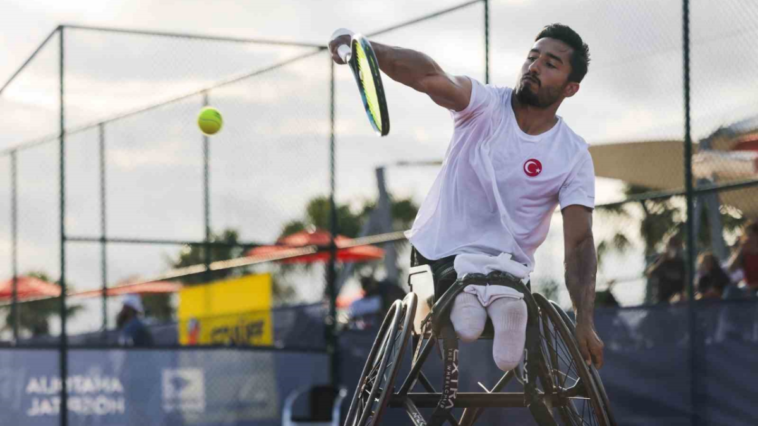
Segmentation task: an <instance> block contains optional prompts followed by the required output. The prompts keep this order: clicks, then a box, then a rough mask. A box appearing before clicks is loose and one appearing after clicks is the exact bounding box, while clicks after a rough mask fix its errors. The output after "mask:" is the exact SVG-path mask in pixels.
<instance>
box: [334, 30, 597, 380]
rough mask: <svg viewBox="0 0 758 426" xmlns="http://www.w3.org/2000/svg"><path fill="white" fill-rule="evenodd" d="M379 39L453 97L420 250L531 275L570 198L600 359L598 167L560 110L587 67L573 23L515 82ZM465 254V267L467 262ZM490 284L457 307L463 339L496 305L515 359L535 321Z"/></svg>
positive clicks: (498, 348) (426, 258)
mask: <svg viewBox="0 0 758 426" xmlns="http://www.w3.org/2000/svg"><path fill="white" fill-rule="evenodd" d="M349 43H350V36H349V35H339V36H336V37H335V38H334V39H333V40H332V41H331V42H330V43H329V48H330V51H331V53H332V58H333V59H334V61H335V62H336V63H338V64H343V61H342V60H341V59H340V58H339V56H338V55H337V53H336V52H337V49H338V48H339V46H340V45H342V44H348V45H349ZM372 46H373V48H374V51H375V53H376V57H377V59H378V61H379V67H380V68H381V70H382V71H383V72H384V73H385V74H387V75H388V76H389V77H390V78H392V79H393V80H395V81H397V82H399V83H402V84H404V85H406V86H409V87H411V88H413V89H415V90H417V91H419V92H422V93H426V94H427V95H429V97H430V98H431V99H432V100H433V101H434V102H435V103H436V104H437V105H440V106H442V107H444V108H447V109H449V110H450V111H451V115H452V118H453V121H454V126H455V128H454V131H453V138H452V140H451V142H450V145H449V147H448V149H447V153H446V155H445V160H444V162H443V164H442V168H441V170H440V172H439V175H438V176H437V179H436V180H435V182H434V185H433V186H432V189H431V190H430V192H429V194H428V195H427V197H426V199H425V200H424V202H423V204H422V206H421V208H420V210H419V212H418V215H417V216H416V220H415V222H414V224H413V227H412V229H411V231H409V233H408V236H409V239H410V241H411V243H412V244H413V247H414V257H415V259H414V261H415V262H416V263H422V264H423V263H430V264H432V268H433V269H434V264H435V263H439V262H444V261H450V259H455V258H456V257H457V258H458V260H460V258H463V257H464V256H467V259H469V261H468V267H470V266H471V265H472V264H473V265H474V266H476V265H477V264H478V265H480V266H486V265H493V264H494V265H497V264H504V265H505V267H506V268H510V270H509V271H508V272H511V271H514V270H515V271H516V274H517V275H522V278H523V276H526V277H528V274H529V273H530V272H531V271H532V270H533V268H534V253H535V251H536V250H537V247H539V246H540V244H542V242H543V241H544V240H545V238H546V237H547V233H548V229H549V227H550V219H551V217H552V214H553V212H554V211H555V208H556V207H557V206H558V205H560V207H561V212H562V214H563V234H564V245H565V268H566V272H565V278H566V286H567V288H568V291H569V293H570V295H571V300H572V302H573V304H574V309H575V312H576V334H577V336H576V337H577V338H578V341H579V347H580V349H581V352H582V355H583V357H584V358H585V360H586V361H587V363H588V364H590V363H594V364H595V365H596V366H597V367H601V366H602V364H603V343H602V341H601V340H600V338H599V337H598V336H597V334H596V333H595V325H594V319H593V309H594V301H595V274H596V271H597V257H596V253H595V244H594V238H593V234H592V212H593V209H594V198H595V197H594V195H595V175H594V168H593V164H592V158H591V156H590V154H589V151H588V145H587V143H586V142H585V141H584V140H583V139H582V138H581V137H579V136H578V135H577V134H576V133H574V132H573V131H572V130H571V129H570V128H569V126H568V124H566V123H565V122H564V121H563V119H561V117H559V116H557V115H556V111H557V110H558V107H560V105H561V103H563V101H564V99H566V98H570V97H572V96H574V95H575V94H576V93H577V92H578V91H579V87H580V82H581V81H582V79H583V78H584V76H585V74H586V73H587V66H588V64H589V48H588V47H587V45H586V44H584V42H583V41H582V38H581V37H580V36H579V35H578V34H577V33H576V32H574V31H573V30H572V29H571V28H569V27H567V26H565V25H561V24H553V25H549V26H547V27H545V28H544V29H543V30H542V31H540V33H539V34H538V35H537V37H536V39H535V43H534V45H533V46H532V47H531V49H530V50H529V52H528V54H527V55H526V60H525V61H524V64H523V65H522V67H521V72H520V74H519V77H518V81H517V82H516V86H515V88H513V89H512V88H508V87H495V86H491V85H486V86H485V85H482V84H481V83H479V82H478V81H476V80H474V79H472V78H469V77H466V76H453V75H450V74H447V73H446V72H445V71H444V70H442V68H441V67H440V66H439V65H438V64H437V63H436V62H435V61H434V60H432V59H431V58H430V57H429V56H427V55H425V54H423V53H421V52H416V51H413V50H409V49H403V48H400V47H391V46H386V45H383V44H380V43H376V42H372ZM472 255H473V256H474V257H472ZM476 256H479V257H476ZM458 260H456V261H455V270H456V271H457V272H458V274H461V271H460V270H459V262H458ZM508 262H511V264H510V265H509V264H508ZM460 263H462V262H460ZM514 264H515V265H517V266H516V267H514ZM518 266H520V267H521V268H522V269H523V270H524V271H523V273H522V274H518V269H519V268H518ZM443 290H444V289H443ZM487 291H488V290H487V289H486V288H483V289H480V291H473V290H472V291H468V288H467V291H464V292H461V293H460V294H459V295H458V296H457V298H456V300H455V303H454V305H453V309H452V312H451V319H452V322H453V326H454V328H455V331H456V333H457V334H458V336H459V337H460V338H461V340H463V341H471V340H475V339H476V338H478V337H479V335H481V333H482V330H483V329H484V325H485V322H486V319H487V316H489V317H490V318H491V319H492V323H493V326H494V328H495V338H494V343H493V346H494V348H493V353H494V354H493V355H494V358H495V362H496V363H497V364H498V367H500V368H501V369H503V370H509V369H511V368H513V367H514V366H515V364H516V363H517V362H518V359H519V358H520V356H521V353H523V345H524V344H523V340H521V342H520V343H515V344H514V343H513V340H514V339H509V338H508V337H509V336H511V337H513V336H514V335H515V336H517V337H518V338H521V339H523V335H524V331H523V330H515V331H514V330H513V329H512V325H513V324H514V323H521V324H525V316H526V312H525V309H526V308H525V307H524V306H523V303H521V304H514V303H510V302H512V300H509V298H508V297H502V298H499V297H494V299H495V300H492V299H493V298H489V295H487V294H486V293H487ZM496 296H497V295H496ZM485 305H486V306H485ZM501 331H502V332H501ZM514 333H515V334H514ZM516 340H518V339H516ZM519 345H520V346H519ZM519 351H520V352H519Z"/></svg>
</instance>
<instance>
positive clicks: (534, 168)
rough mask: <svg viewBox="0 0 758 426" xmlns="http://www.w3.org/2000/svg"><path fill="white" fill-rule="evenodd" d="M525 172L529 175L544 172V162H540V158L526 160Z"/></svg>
mask: <svg viewBox="0 0 758 426" xmlns="http://www.w3.org/2000/svg"><path fill="white" fill-rule="evenodd" d="M524 173H526V175H527V176H529V177H535V176H537V175H538V174H540V173H542V163H540V160H536V159H534V158H532V159H529V160H526V163H524Z"/></svg>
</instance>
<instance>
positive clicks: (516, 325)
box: [487, 297, 527, 371]
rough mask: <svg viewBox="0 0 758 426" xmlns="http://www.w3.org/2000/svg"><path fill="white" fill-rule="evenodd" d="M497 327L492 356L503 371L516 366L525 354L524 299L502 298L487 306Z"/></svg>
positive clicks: (525, 314) (525, 318)
mask: <svg viewBox="0 0 758 426" xmlns="http://www.w3.org/2000/svg"><path fill="white" fill-rule="evenodd" d="M487 313H488V314H489V316H490V319H491V320H492V326H493V327H494V329H495V338H494V341H493V343H492V356H493V358H494V359H495V364H497V367H498V368H499V369H501V370H503V371H510V370H513V369H514V368H516V366H517V365H518V363H519V361H521V357H522V356H523V355H524V344H525V343H526V320H527V313H526V303H525V302H524V301H523V300H518V299H512V298H507V297H504V298H501V299H497V300H495V301H494V302H492V303H491V304H490V305H489V306H488V307H487Z"/></svg>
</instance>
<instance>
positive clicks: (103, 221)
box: [97, 123, 108, 336]
mask: <svg viewBox="0 0 758 426" xmlns="http://www.w3.org/2000/svg"><path fill="white" fill-rule="evenodd" d="M97 127H98V132H99V136H100V140H99V144H98V149H99V152H98V154H99V157H100V272H101V273H102V296H101V297H102V310H103V325H102V327H103V336H105V332H106V331H107V330H108V250H107V249H108V246H107V244H106V239H107V234H106V232H107V229H108V228H107V224H108V223H107V216H106V215H107V210H106V199H105V195H106V194H105V189H106V185H105V124H103V123H100V124H98V126H97Z"/></svg>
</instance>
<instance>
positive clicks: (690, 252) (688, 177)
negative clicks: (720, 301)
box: [682, 0, 700, 426]
mask: <svg viewBox="0 0 758 426" xmlns="http://www.w3.org/2000/svg"><path fill="white" fill-rule="evenodd" d="M682 23H683V34H682V35H683V41H684V181H685V182H684V184H685V188H686V191H687V195H686V196H687V255H686V265H687V268H686V270H687V274H686V276H687V292H688V301H689V303H688V304H687V317H688V320H689V321H688V323H689V335H690V404H691V411H690V423H691V424H692V425H694V426H697V425H698V424H699V422H700V416H699V414H698V412H699V408H698V406H699V405H700V404H699V403H698V391H697V389H698V379H697V378H698V374H699V372H698V367H697V364H698V362H697V357H698V350H697V349H698V343H697V342H698V332H697V331H698V329H697V315H696V312H695V254H696V250H695V244H696V241H697V238H696V237H697V236H696V235H695V217H694V216H695V209H694V200H693V197H694V192H693V184H692V135H691V123H690V3H689V0H682Z"/></svg>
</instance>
